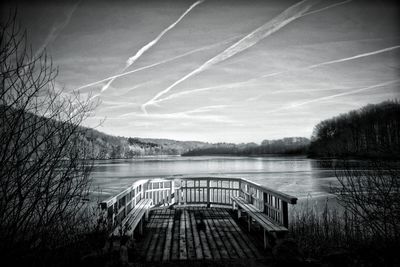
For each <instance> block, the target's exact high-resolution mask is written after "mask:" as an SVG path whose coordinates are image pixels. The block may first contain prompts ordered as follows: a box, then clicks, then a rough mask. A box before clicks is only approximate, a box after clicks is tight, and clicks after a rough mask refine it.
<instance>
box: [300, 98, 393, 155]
mask: <svg viewBox="0 0 400 267" xmlns="http://www.w3.org/2000/svg"><path fill="white" fill-rule="evenodd" d="M399 138H400V103H399V101H398V100H392V101H385V102H382V103H380V104H369V105H367V106H364V107H362V108H361V109H359V110H353V111H350V112H348V113H345V114H341V115H339V116H336V117H334V118H331V119H328V120H324V121H322V122H320V123H319V124H317V125H316V126H315V128H314V132H313V135H312V137H311V144H310V147H309V152H308V153H309V155H310V156H311V157H331V158H342V157H359V158H387V159H394V158H398V157H399V154H400V153H399V152H400V140H399Z"/></svg>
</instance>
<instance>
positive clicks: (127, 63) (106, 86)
mask: <svg viewBox="0 0 400 267" xmlns="http://www.w3.org/2000/svg"><path fill="white" fill-rule="evenodd" d="M203 2H204V0H200V1H197V2H195V3H194V4H192V5H191V6H190V7H189V8H188V9H187V10H186V11H185V12H184V13H183V14H182V15H181V16H180V17H179V18H178V19H177V20H176V21H175V22H174V23H172V24H171V25H169V26H168V27H167V28H165V29H164V30H163V31H162V32H161V33H160V34H159V35H157V37H156V38H155V39H153V40H152V41H151V42H149V43H148V44H146V45H145V46H143V47H142V48H140V49H139V51H137V52H136V54H135V55H133V56H132V57H130V58H128V60H127V61H126V66H125V68H124V69H123V70H122V72H124V71H125V70H126V69H128V68H129V67H130V66H131V65H132V64H133V63H135V61H136V60H137V59H138V58H140V57H141V56H142V55H143V54H144V53H145V52H146V51H147V50H149V49H150V48H151V47H152V46H154V45H155V44H156V43H157V42H158V41H159V40H160V39H161V38H162V37H163V36H164V34H166V33H167V32H168V31H169V30H171V29H172V28H174V27H175V26H176V25H177V24H178V23H179V22H180V21H181V20H182V19H183V18H184V17H185V16H186V15H187V14H188V13H189V12H190V11H191V10H192V9H193V8H195V7H196V6H198V5H200V4H201V3H203ZM116 78H117V77H116ZM116 78H112V79H110V80H109V81H108V82H107V84H106V85H104V86H103V88H102V89H101V92H104V91H105V90H107V89H108V87H109V86H110V85H111V83H112V82H113V81H114V80H115V79H116Z"/></svg>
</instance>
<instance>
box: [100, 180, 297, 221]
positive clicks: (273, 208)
mask: <svg viewBox="0 0 400 267" xmlns="http://www.w3.org/2000/svg"><path fill="white" fill-rule="evenodd" d="M231 196H241V197H243V198H244V199H245V200H246V201H247V202H249V203H251V204H253V205H254V206H255V207H257V208H258V209H259V210H260V211H262V212H264V213H265V214H267V216H268V217H269V218H270V219H271V220H273V221H276V222H278V223H279V224H281V225H284V226H286V227H287V226H288V204H296V201H297V198H295V197H292V196H289V195H287V194H284V193H282V192H279V191H276V190H273V189H270V188H267V187H265V186H262V185H259V184H257V183H254V182H252V181H249V180H246V179H243V178H223V177H184V178H175V177H174V178H162V179H161V178H160V179H148V180H139V181H135V182H134V183H133V184H132V185H131V186H129V187H128V188H127V189H125V190H123V191H122V192H121V193H119V194H117V195H116V196H113V197H111V198H109V199H107V200H105V201H103V202H101V203H100V205H101V208H102V209H103V210H104V211H105V212H106V213H107V220H108V222H109V225H110V227H115V226H117V225H119V224H120V223H121V221H122V220H123V219H124V218H125V216H126V215H127V214H128V213H129V211H130V210H131V209H132V208H133V207H134V206H135V205H136V203H138V202H139V201H140V200H141V199H143V198H148V199H152V201H153V205H154V206H156V207H157V206H163V205H164V206H169V205H172V204H174V205H207V206H208V207H209V206H211V205H218V206H230V205H232V200H231Z"/></svg>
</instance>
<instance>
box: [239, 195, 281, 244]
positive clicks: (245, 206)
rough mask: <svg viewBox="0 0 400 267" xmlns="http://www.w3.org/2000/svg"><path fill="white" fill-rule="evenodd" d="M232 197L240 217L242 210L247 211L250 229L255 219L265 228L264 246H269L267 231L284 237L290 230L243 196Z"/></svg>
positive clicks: (274, 235) (275, 236)
mask: <svg viewBox="0 0 400 267" xmlns="http://www.w3.org/2000/svg"><path fill="white" fill-rule="evenodd" d="M231 198H232V201H233V208H234V209H235V206H238V208H237V209H238V217H240V215H241V211H242V210H243V211H244V212H245V213H246V215H247V223H248V231H250V230H251V223H252V220H253V219H254V220H255V221H256V222H257V223H258V224H259V226H261V227H262V228H263V229H264V232H263V239H264V248H266V247H268V246H269V241H268V236H267V233H271V234H272V236H273V237H274V238H275V239H276V238H277V237H278V235H279V236H280V237H283V236H284V235H286V233H287V232H288V229H287V228H286V227H285V226H284V225H281V224H279V223H277V222H276V221H275V220H274V219H273V218H270V217H269V216H268V215H267V214H265V213H263V212H261V211H260V210H258V209H257V208H256V207H255V206H254V205H252V204H250V203H248V202H247V201H246V200H244V199H243V198H242V197H231Z"/></svg>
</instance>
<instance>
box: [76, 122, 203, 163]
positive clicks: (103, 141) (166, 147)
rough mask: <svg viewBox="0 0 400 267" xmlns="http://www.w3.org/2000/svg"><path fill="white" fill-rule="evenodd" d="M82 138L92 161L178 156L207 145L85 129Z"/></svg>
mask: <svg viewBox="0 0 400 267" xmlns="http://www.w3.org/2000/svg"><path fill="white" fill-rule="evenodd" d="M86 132H87V134H86V135H85V136H82V138H83V139H84V140H83V141H84V143H85V145H86V146H87V148H88V151H90V153H91V158H93V159H127V158H134V157H139V156H152V155H180V154H182V153H185V152H187V151H189V150H190V149H193V148H197V147H204V146H206V145H208V144H207V143H203V142H196V141H174V140H168V139H144V138H131V137H129V138H127V137H119V136H112V135H108V134H105V133H102V132H99V131H97V130H94V129H87V131H86Z"/></svg>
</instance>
